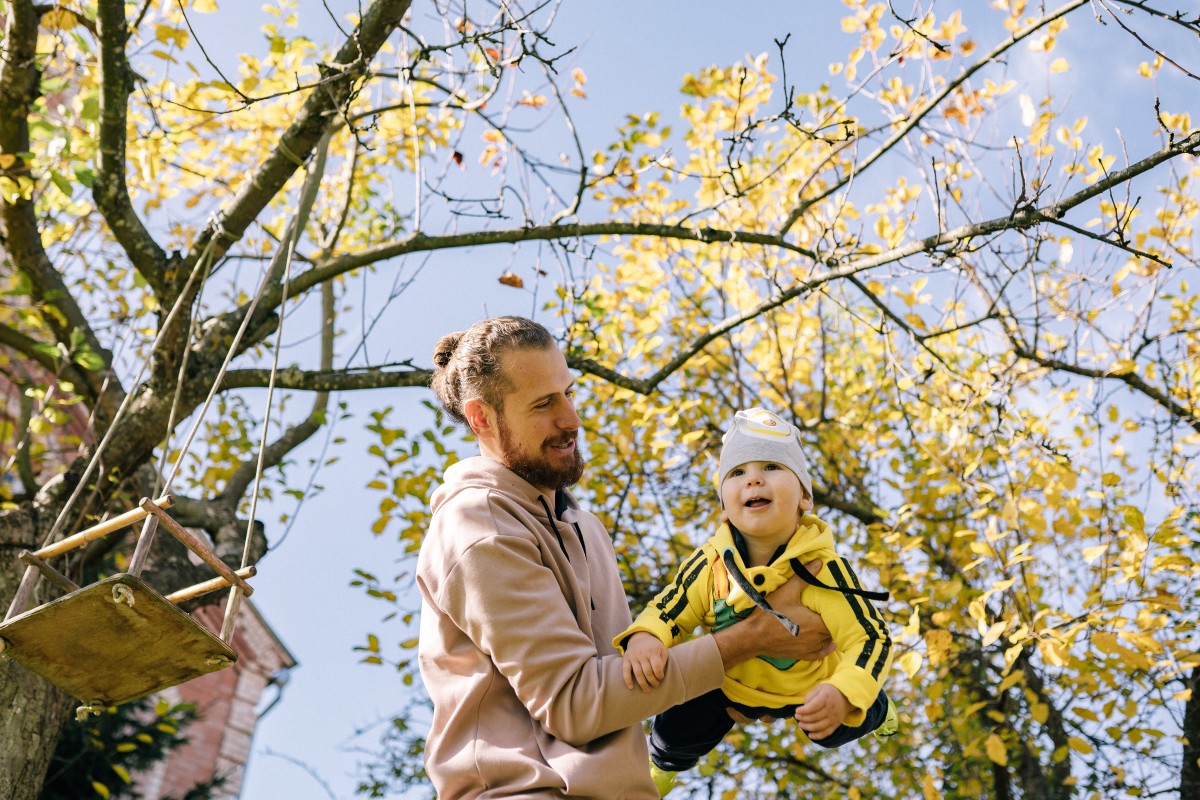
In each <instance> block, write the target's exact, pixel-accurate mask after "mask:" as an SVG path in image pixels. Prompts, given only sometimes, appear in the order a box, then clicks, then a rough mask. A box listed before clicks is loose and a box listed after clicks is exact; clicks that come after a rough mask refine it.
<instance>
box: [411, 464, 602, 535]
mask: <svg viewBox="0 0 1200 800" xmlns="http://www.w3.org/2000/svg"><path fill="white" fill-rule="evenodd" d="M468 489H482V490H484V491H487V492H495V493H496V494H500V495H503V496H505V497H507V498H509V499H510V500H513V501H515V502H516V503H517V504H518V505H519V506H521V507H522V508H524V509H525V510H527V511H529V512H530V513H531V514H534V515H535V516H538V517H547V510H548V509H552V510H553V512H554V513H557V515H558V518H559V519H560V520H562V521H563V522H568V523H574V522H577V521H578V517H579V503H577V502H576V501H575V498H574V497H572V496H571V493H570V492H568V491H567V490H565V489H562V490H560V491H558V492H556V493H555V494H553V495H546V494H544V493H543V492H541V491H539V490H538V488H537V487H536V486H534V485H533V484H532V483H530V482H529V481H527V480H525V479H524V478H522V477H521V476H520V475H518V474H517V473H515V472H513V471H512V470H511V469H509V468H508V467H506V466H504V465H503V464H501V463H500V462H499V461H496V460H495V459H493V458H489V457H487V456H472V457H471V458H467V459H464V460H462V461H459V462H458V463H457V464H454V465H453V466H451V467H450V468H449V469H447V470H446V474H445V475H444V476H443V482H442V485H441V486H439V487H438V488H437V490H436V491H434V493H433V497H431V498H430V501H429V506H430V509H431V510H432V511H433V513H434V514H437V512H438V509H440V508H441V507H443V506H444V505H446V503H448V502H450V501H451V500H452V499H454V498H455V497H456V496H458V495H459V494H460V493H461V492H463V491H466V490H468ZM556 503H557V507H556V505H555V504H556Z"/></svg>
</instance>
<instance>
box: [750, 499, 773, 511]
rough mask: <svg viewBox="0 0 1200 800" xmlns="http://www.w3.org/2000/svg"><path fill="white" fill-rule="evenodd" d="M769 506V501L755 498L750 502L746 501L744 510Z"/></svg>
mask: <svg viewBox="0 0 1200 800" xmlns="http://www.w3.org/2000/svg"><path fill="white" fill-rule="evenodd" d="M770 504H771V501H770V500H768V499H766V498H765V497H755V498H754V499H752V500H747V501H746V508H761V507H763V506H769V505H770Z"/></svg>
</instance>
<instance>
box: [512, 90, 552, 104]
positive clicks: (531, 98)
mask: <svg viewBox="0 0 1200 800" xmlns="http://www.w3.org/2000/svg"><path fill="white" fill-rule="evenodd" d="M517 105H519V106H530V107H531V108H541V107H542V106H544V105H546V96H545V95H544V94H530V93H529V90H528V89H527V90H525V92H524V93H523V94H522V95H521V99H520V100H518V101H517Z"/></svg>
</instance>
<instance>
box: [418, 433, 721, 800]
mask: <svg viewBox="0 0 1200 800" xmlns="http://www.w3.org/2000/svg"><path fill="white" fill-rule="evenodd" d="M560 498H561V502H562V505H563V508H562V509H561V511H560V513H559V514H558V516H559V519H557V520H555V519H553V514H551V513H548V512H552V511H553V510H554V498H553V497H545V496H542V495H541V494H540V493H539V492H538V490H537V489H536V488H534V487H533V486H532V485H530V484H529V483H527V482H526V481H525V480H523V479H521V478H520V477H518V476H517V475H516V474H515V473H513V472H512V471H511V470H509V469H508V468H507V467H505V466H503V465H502V464H500V463H498V462H496V461H493V460H492V459H490V458H486V457H483V456H478V457H475V458H470V459H467V460H465V461H461V462H459V463H457V464H455V465H454V466H452V467H451V468H450V469H448V470H447V471H446V475H445V483H444V485H442V486H441V487H440V488H439V489H438V490H437V491H436V492H435V493H434V496H433V501H432V506H433V521H432V523H431V524H430V527H429V532H428V534H427V535H426V537H425V541H424V543H423V544H422V545H421V554H420V556H419V558H418V560H417V585H418V586H419V587H420V590H421V598H422V606H421V638H420V648H419V662H420V667H421V677H422V679H423V680H424V682H425V688H426V690H427V691H428V692H429V696H430V697H431V698H432V699H433V705H434V713H433V724H432V728H431V730H430V733H429V736H428V739H427V742H426V749H425V766H426V771H427V772H428V773H429V776H430V778H431V779H432V781H433V785H434V788H435V789H436V790H437V793H438V797H439V798H440V800H457V799H458V798H493V797H505V798H517V797H573V798H575V797H578V798H598V799H599V798H603V800H616V799H617V798H636V799H637V800H643V799H644V800H654V799H655V798H657V797H658V792H657V791H656V790H655V788H654V784H653V782H652V781H651V780H650V775H649V755H648V752H647V749H646V741H645V735H644V732H643V729H642V725H641V722H642V720H644V719H646V718H648V717H651V716H653V715H655V714H657V713H659V712H661V711H663V710H665V709H667V708H669V707H671V706H673V705H676V704H678V703H681V702H683V701H684V700H688V699H691V698H693V697H697V696H699V695H701V694H704V693H706V692H709V691H712V690H713V689H717V688H719V687H720V686H721V684H722V682H723V680H724V677H725V676H724V672H723V670H722V667H721V657H720V653H719V651H718V650H717V646H716V644H715V642H713V640H712V637H711V636H702V637H700V638H699V639H696V640H694V641H691V642H686V643H684V644H682V645H680V646H678V647H674V648H672V649H671V655H670V658H669V660H668V665H667V677H666V679H665V680H664V682H663V683H662V685H660V686H659V687H658V688H657V689H655V690H653V691H652V692H650V693H649V694H644V693H643V692H642V691H641V690H640V689H628V688H626V686H625V682H624V680H623V679H622V677H621V657H620V656H619V655H618V654H617V651H616V650H615V649H614V648H613V646H612V640H613V637H614V636H616V635H617V634H618V633H620V632H621V631H622V630H624V629H625V628H627V627H628V626H629V625H630V623H631V621H632V620H631V618H630V614H629V605H628V600H627V599H626V597H625V593H624V590H623V588H622V586H621V580H620V576H619V575H618V573H617V562H616V555H615V553H614V552H613V547H612V540H611V539H610V538H609V536H608V533H607V531H606V530H605V529H604V526H603V525H602V524H601V523H600V520H599V519H597V518H596V517H595V516H594V515H593V514H590V513H588V512H586V511H583V510H581V509H580V508H579V506H578V504H577V503H576V502H575V500H574V499H573V498H572V497H571V496H570V495H569V494H568V493H566V492H562V493H560Z"/></svg>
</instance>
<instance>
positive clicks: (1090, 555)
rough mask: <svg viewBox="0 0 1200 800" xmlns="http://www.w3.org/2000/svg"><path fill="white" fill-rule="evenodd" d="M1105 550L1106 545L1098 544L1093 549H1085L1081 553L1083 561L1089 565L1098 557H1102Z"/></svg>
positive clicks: (1106, 548)
mask: <svg viewBox="0 0 1200 800" xmlns="http://www.w3.org/2000/svg"><path fill="white" fill-rule="evenodd" d="M1107 550H1108V545H1106V544H1098V545H1096V546H1095V547H1088V548H1085V549H1084V551H1083V560H1084V561H1086V562H1087V563H1088V564H1090V563H1092V562H1093V561H1095V560H1096V559H1097V558H1099V557H1100V556H1102V555H1104V553H1105V552H1107Z"/></svg>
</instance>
